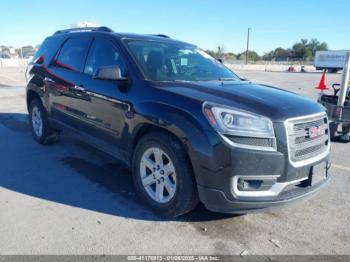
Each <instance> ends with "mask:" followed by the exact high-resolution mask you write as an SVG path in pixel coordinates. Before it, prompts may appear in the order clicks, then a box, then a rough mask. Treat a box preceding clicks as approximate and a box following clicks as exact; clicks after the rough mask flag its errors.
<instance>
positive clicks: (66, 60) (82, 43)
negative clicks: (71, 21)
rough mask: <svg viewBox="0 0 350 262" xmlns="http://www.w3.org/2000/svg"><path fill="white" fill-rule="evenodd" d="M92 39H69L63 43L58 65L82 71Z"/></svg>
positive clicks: (57, 61)
mask: <svg viewBox="0 0 350 262" xmlns="http://www.w3.org/2000/svg"><path fill="white" fill-rule="evenodd" d="M90 41H91V40H90V38H71V39H69V40H68V41H67V42H65V44H64V45H63V47H62V49H61V52H60V54H59V55H58V58H57V60H56V65H57V66H60V67H63V68H66V69H70V70H73V71H80V69H81V66H82V63H83V60H84V58H85V54H86V51H87V49H88V47H89V44H90Z"/></svg>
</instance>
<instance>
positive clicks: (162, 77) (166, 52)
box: [127, 41, 239, 81]
mask: <svg viewBox="0 0 350 262" xmlns="http://www.w3.org/2000/svg"><path fill="white" fill-rule="evenodd" d="M127 44H128V47H129V49H130V51H131V54H132V56H133V57H134V58H135V60H136V62H137V63H138V64H139V66H140V68H141V70H142V71H143V73H144V75H145V77H146V79H148V80H152V81H212V80H221V81H230V80H236V81H237V80H239V78H238V77H237V76H236V75H235V74H234V73H232V72H231V71H230V70H229V69H228V68H227V67H225V66H224V65H222V64H221V63H220V62H218V61H217V60H216V59H214V58H213V57H211V56H210V55H208V54H207V53H205V52H204V51H202V50H201V49H198V48H197V47H194V46H190V45H185V44H178V43H164V42H154V41H129V42H128V43H127Z"/></svg>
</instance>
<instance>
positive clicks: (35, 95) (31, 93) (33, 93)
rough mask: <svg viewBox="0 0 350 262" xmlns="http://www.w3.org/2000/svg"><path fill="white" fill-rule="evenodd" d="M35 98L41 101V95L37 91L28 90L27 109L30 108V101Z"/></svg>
mask: <svg viewBox="0 0 350 262" xmlns="http://www.w3.org/2000/svg"><path fill="white" fill-rule="evenodd" d="M33 99H38V100H39V101H41V98H40V95H39V94H38V93H37V92H36V91H34V90H32V89H30V90H28V91H27V97H26V101H27V110H29V106H30V103H31V102H32V101H33ZM41 102H42V101H41Z"/></svg>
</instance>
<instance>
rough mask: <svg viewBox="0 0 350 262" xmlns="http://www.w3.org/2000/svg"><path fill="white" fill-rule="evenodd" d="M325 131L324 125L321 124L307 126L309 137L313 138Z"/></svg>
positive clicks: (323, 133)
mask: <svg viewBox="0 0 350 262" xmlns="http://www.w3.org/2000/svg"><path fill="white" fill-rule="evenodd" d="M325 133H326V128H325V126H324V125H322V126H314V127H310V128H309V137H310V138H314V137H318V136H323V135H325Z"/></svg>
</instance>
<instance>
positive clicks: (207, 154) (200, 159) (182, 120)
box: [126, 102, 230, 182]
mask: <svg viewBox="0 0 350 262" xmlns="http://www.w3.org/2000/svg"><path fill="white" fill-rule="evenodd" d="M134 110H135V117H134V118H133V119H131V121H130V122H129V130H130V132H129V133H130V135H131V136H132V139H131V140H129V141H133V142H132V143H134V141H135V139H136V138H137V137H138V133H139V132H140V130H142V128H143V127H144V126H145V125H151V126H154V127H157V128H160V129H163V130H166V131H168V132H170V133H172V134H173V135H175V136H176V137H177V138H178V139H179V140H180V141H181V142H182V143H183V145H184V147H185V149H186V151H187V154H188V156H189V158H190V161H191V163H192V167H193V170H194V172H195V175H196V180H197V182H199V181H200V180H201V179H200V173H201V170H202V169H203V167H213V166H215V167H216V166H218V164H219V166H224V165H227V163H228V162H229V161H230V158H229V156H230V154H229V152H226V150H225V152H222V147H221V146H219V147H217V145H219V144H220V143H221V141H220V139H219V137H218V136H217V135H216V133H215V132H214V130H213V129H212V127H211V126H210V125H209V123H208V121H207V119H206V118H205V117H204V115H203V113H202V108H201V105H198V107H197V109H196V106H193V105H192V110H191V113H190V112H189V111H187V110H186V108H178V107H176V106H173V105H169V104H162V103H157V102H142V103H140V104H138V105H137V106H135V108H134ZM192 112H193V113H192ZM126 141H127V140H126ZM130 146H131V147H132V145H130ZM218 151H220V152H218ZM214 163H215V164H214Z"/></svg>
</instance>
